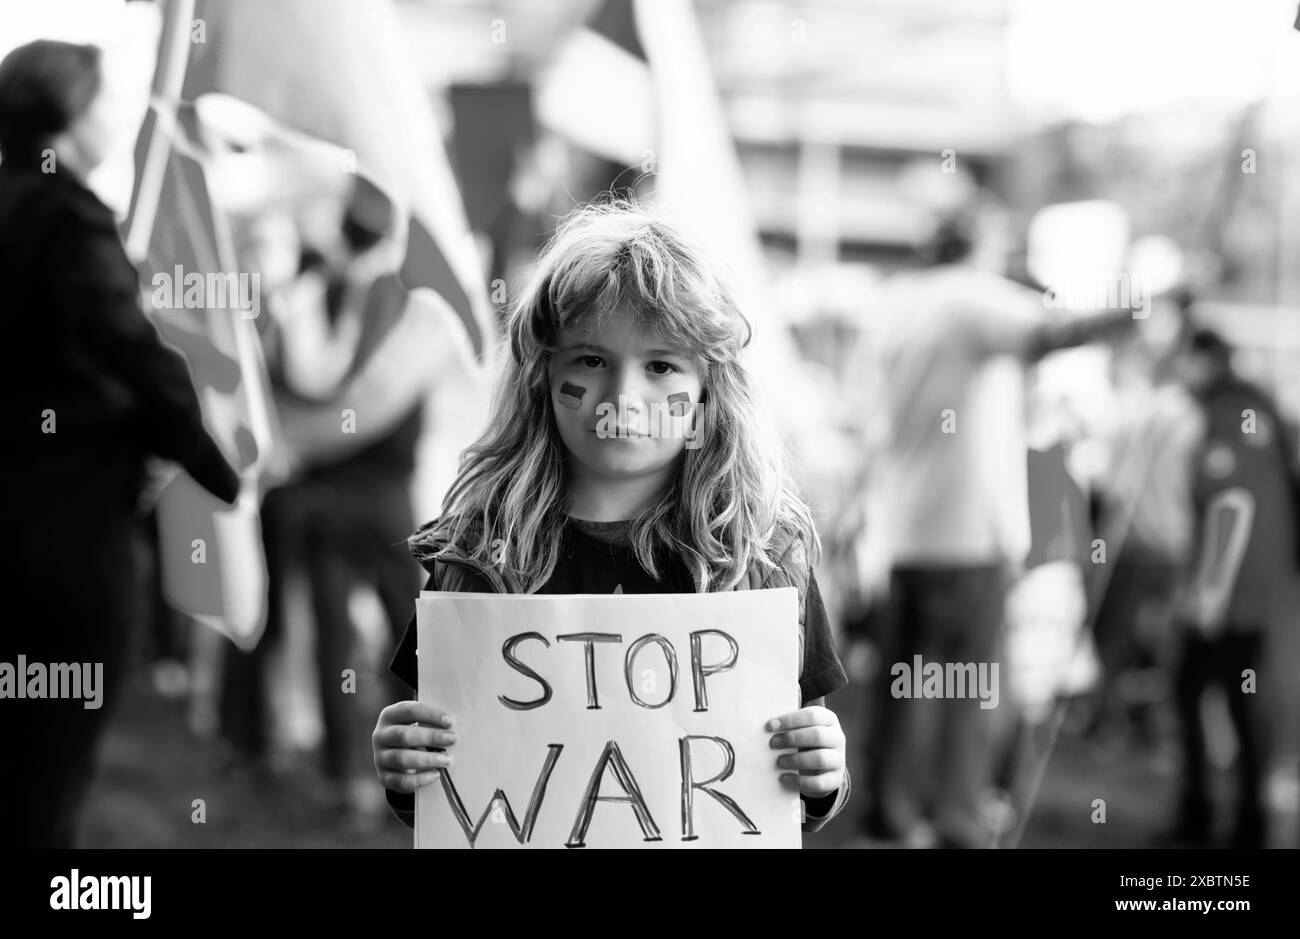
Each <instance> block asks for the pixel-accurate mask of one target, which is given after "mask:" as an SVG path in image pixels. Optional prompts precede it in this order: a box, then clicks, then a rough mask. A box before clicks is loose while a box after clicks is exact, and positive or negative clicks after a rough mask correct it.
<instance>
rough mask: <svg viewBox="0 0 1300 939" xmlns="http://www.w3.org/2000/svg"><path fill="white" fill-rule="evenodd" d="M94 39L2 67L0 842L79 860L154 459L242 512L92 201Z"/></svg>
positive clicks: (96, 145) (110, 227)
mask: <svg viewBox="0 0 1300 939" xmlns="http://www.w3.org/2000/svg"><path fill="white" fill-rule="evenodd" d="M108 98H109V96H108V95H107V94H106V93H105V92H104V89H103V81H102V73H101V70H100V53H99V50H98V49H96V48H95V47H94V46H81V45H71V44H68V43H62V42H52V41H45V40H42V41H38V42H33V43H30V44H28V45H25V46H22V47H20V48H18V49H15V50H14V51H13V52H11V53H10V54H9V55H8V56H7V57H6V58H5V59H4V61H3V62H0V158H2V159H3V162H2V163H0V283H3V284H4V298H5V300H4V304H5V305H4V313H5V317H4V319H5V328H6V330H7V331H8V335H7V337H6V338H7V341H6V343H5V350H6V359H7V361H5V362H4V364H3V367H0V397H2V399H3V400H4V401H5V403H6V407H7V410H8V412H9V413H10V414H11V415H12V417H13V419H12V421H11V424H12V425H13V429H12V430H11V436H10V441H9V442H10V446H9V447H8V448H7V449H8V454H7V459H6V461H5V464H6V465H5V469H4V474H3V477H2V478H0V493H3V495H2V496H0V498H3V501H4V518H5V520H6V529H7V530H6V533H5V534H6V538H5V543H6V545H7V548H6V552H7V553H9V554H11V555H12V557H11V558H9V559H8V563H6V565H5V567H6V571H7V573H8V578H7V582H8V583H9V584H10V585H11V588H10V591H11V592H10V593H9V597H8V600H9V603H10V608H11V610H17V611H22V612H21V613H12V614H11V615H10V616H8V617H6V622H5V625H4V627H3V629H0V637H2V639H0V746H3V748H4V752H5V754H6V767H5V770H4V772H3V773H0V831H3V832H4V838H5V843H6V844H9V845H16V846H18V847H70V846H71V845H72V844H73V842H74V839H75V836H76V832H77V816H78V812H79V808H80V805H81V803H82V800H83V797H84V795H85V793H86V790H87V787H88V783H89V780H90V777H91V775H92V771H93V768H94V753H95V746H96V743H97V741H98V739H99V736H100V734H101V732H102V730H103V728H104V725H105V717H106V715H107V714H108V713H109V712H110V711H111V705H112V703H113V700H114V698H115V696H116V691H117V690H118V689H119V688H120V686H121V681H122V677H123V669H124V665H125V659H126V649H127V644H128V638H129V634H130V629H131V624H132V622H133V620H135V619H136V618H138V613H139V612H140V611H139V610H138V609H137V604H138V603H139V601H140V599H141V597H140V591H139V589H138V584H137V571H136V565H135V560H134V546H135V534H136V526H137V519H138V516H137V505H138V503H139V501H140V495H141V491H142V488H143V485H144V482H145V475H146V474H145V460H146V457H148V456H156V457H161V458H165V459H168V460H172V461H175V462H176V463H178V464H180V466H181V467H183V468H184V469H185V470H186V471H188V472H189V473H190V474H191V475H192V476H193V477H194V479H195V480H197V481H198V482H199V483H200V484H201V485H202V486H204V487H205V488H206V489H208V490H209V491H211V492H212V493H213V494H214V495H216V496H218V497H219V498H221V499H223V500H225V501H227V502H233V501H234V500H235V499H236V497H237V496H238V494H239V490H240V480H239V476H238V474H237V473H236V472H235V470H234V469H232V468H231V466H230V464H229V462H227V460H226V458H225V456H224V455H223V453H222V451H221V450H220V449H219V448H218V446H217V445H216V444H215V443H214V442H213V440H212V438H211V437H210V436H209V434H208V432H207V430H206V429H205V427H204V424H203V419H202V416H201V413H200V410H199V400H198V396H197V394H196V392H195V389H194V385H193V382H192V380H191V378H190V374H189V370H188V368H187V366H186V363H185V360H184V359H183V358H182V356H181V355H180V354H179V353H178V352H176V351H175V350H174V349H172V348H171V347H169V346H167V345H165V344H164V343H163V342H162V340H161V339H160V338H159V336H158V333H157V331H156V329H155V328H154V326H153V325H152V324H151V323H150V321H149V320H148V319H146V317H145V316H144V314H143V312H142V311H141V307H140V300H139V298H140V288H139V280H138V275H137V272H136V270H135V268H134V267H133V266H132V264H131V262H130V261H129V260H128V258H127V256H126V253H125V250H124V248H123V246H122V243H121V240H120V237H119V234H118V229H117V225H116V222H115V219H114V216H113V213H112V211H111V210H110V209H109V208H108V207H107V206H105V205H104V204H103V203H102V202H101V201H100V200H99V199H98V198H97V197H96V196H95V195H94V194H93V193H92V192H91V190H90V189H88V188H87V185H86V177H87V175H88V174H89V173H90V171H91V170H93V169H94V168H95V167H96V166H97V165H98V164H99V163H100V162H101V161H102V160H103V158H104V156H105V154H106V152H107V151H108V149H109V147H110V145H111V143H112V138H113V134H114V127H113V126H112V124H113V122H112V119H111V117H110V116H109V115H111V113H112V111H111V105H112V102H111V100H108Z"/></svg>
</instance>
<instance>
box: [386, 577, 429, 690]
mask: <svg viewBox="0 0 1300 939" xmlns="http://www.w3.org/2000/svg"><path fill="white" fill-rule="evenodd" d="M430 566H432V562H431V564H430ZM423 589H424V590H437V589H438V578H437V576H436V575H435V574H434V573H433V572H432V571H431V572H430V573H429V578H428V580H426V581H425V582H424V587H423ZM415 637H416V626H415V611H414V610H412V611H411V618H410V619H409V620H407V623H406V629H405V630H404V631H403V632H402V638H401V641H399V642H398V643H397V651H395V652H394V653H393V659H392V661H391V662H390V663H389V664H388V670H389V671H390V672H392V673H393V674H394V675H396V676H397V677H398V678H400V679H401V680H402V681H403V682H405V683H406V685H407V687H408V688H410V689H411V691H415V690H416V689H417V688H418V687H419V684H420V671H419V667H418V665H417V659H416V656H415Z"/></svg>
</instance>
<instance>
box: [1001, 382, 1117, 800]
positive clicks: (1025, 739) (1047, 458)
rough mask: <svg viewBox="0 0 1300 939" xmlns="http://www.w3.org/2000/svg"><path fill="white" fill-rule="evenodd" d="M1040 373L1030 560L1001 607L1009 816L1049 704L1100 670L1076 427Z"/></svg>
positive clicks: (1032, 433) (1037, 750) (1035, 389)
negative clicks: (1074, 452) (1091, 621)
mask: <svg viewBox="0 0 1300 939" xmlns="http://www.w3.org/2000/svg"><path fill="white" fill-rule="evenodd" d="M1038 377H1039V380H1038V381H1036V382H1034V383H1033V384H1032V386H1031V390H1030V394H1029V425H1028V431H1029V433H1028V443H1029V452H1028V466H1027V472H1026V483H1027V485H1028V490H1029V525H1030V546H1029V554H1028V556H1027V557H1026V558H1025V563H1024V573H1023V574H1022V575H1021V576H1020V577H1019V578H1017V579H1016V580H1015V582H1014V583H1013V584H1012V585H1011V587H1010V589H1009V590H1008V594H1007V610H1006V620H1007V621H1006V640H1005V644H1006V655H1005V659H1006V664H1007V667H1006V672H1005V676H1006V680H1007V684H1008V685H1009V686H1010V687H1009V689H1008V692H1007V698H1006V699H1004V700H1005V702H1006V703H1007V704H1008V705H1009V706H1008V707H1006V708H1003V709H1002V711H1003V712H1004V713H1002V714H1001V717H1002V719H1003V721H1002V724H1003V726H1002V728H1001V731H1002V733H1003V734H1004V735H1005V736H1006V738H1007V745H1006V751H1005V752H1006V760H1005V762H1004V764H1003V766H1002V767H1001V782H1002V783H1003V786H1002V788H1004V789H1005V790H1006V791H1007V793H1008V794H1009V795H1010V799H1011V804H1012V806H1013V807H1014V809H1015V811H1016V812H1017V813H1023V812H1024V811H1025V809H1026V807H1027V801H1028V798H1029V792H1028V788H1027V787H1028V786H1029V785H1030V784H1031V778H1032V774H1031V773H1030V770H1031V769H1032V768H1033V766H1034V765H1035V764H1036V763H1037V762H1038V760H1039V759H1040V758H1041V753H1042V741H1041V739H1040V737H1041V730H1042V728H1043V727H1044V726H1045V725H1046V723H1047V721H1048V718H1049V716H1050V714H1051V709H1052V706H1053V705H1054V704H1055V703H1056V702H1057V700H1058V699H1060V698H1071V697H1074V696H1077V695H1079V694H1081V693H1083V692H1085V691H1087V690H1088V689H1089V688H1090V687H1092V685H1093V684H1094V683H1095V682H1096V680H1097V677H1098V672H1099V667H1098V664H1097V656H1096V651H1095V649H1094V647H1093V645H1092V643H1091V642H1090V641H1088V640H1089V636H1088V634H1087V632H1086V630H1085V628H1084V624H1085V620H1086V616H1087V610H1088V599H1087V590H1086V587H1085V572H1086V570H1087V569H1088V568H1089V567H1090V566H1091V560H1090V554H1091V552H1092V525H1091V521H1090V519H1089V517H1088V499H1087V497H1086V496H1085V495H1084V493H1083V490H1082V489H1081V488H1080V486H1079V484H1078V482H1077V481H1076V480H1075V478H1074V476H1073V475H1072V474H1071V472H1070V469H1069V466H1068V462H1069V460H1068V453H1069V447H1070V446H1071V445H1072V444H1073V443H1074V442H1075V441H1077V440H1078V439H1079V437H1080V436H1081V434H1082V424H1081V421H1080V420H1079V418H1078V416H1077V415H1076V414H1075V413H1074V412H1073V409H1072V408H1071V406H1070V404H1069V402H1068V401H1067V400H1065V399H1063V398H1059V397H1053V396H1051V395H1049V394H1048V393H1047V392H1046V390H1045V389H1044V387H1043V383H1042V381H1041V375H1040V376H1038Z"/></svg>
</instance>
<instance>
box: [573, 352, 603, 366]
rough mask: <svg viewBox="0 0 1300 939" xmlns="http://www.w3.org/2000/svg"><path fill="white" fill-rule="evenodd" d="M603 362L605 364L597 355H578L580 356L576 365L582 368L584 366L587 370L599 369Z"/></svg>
mask: <svg viewBox="0 0 1300 939" xmlns="http://www.w3.org/2000/svg"><path fill="white" fill-rule="evenodd" d="M604 362H605V360H604V359H602V358H601V357H600V356H598V355H580V356H578V364H579V365H582V366H585V367H587V368H600V367H601V365H603V364H604Z"/></svg>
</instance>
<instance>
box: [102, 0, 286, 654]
mask: <svg viewBox="0 0 1300 939" xmlns="http://www.w3.org/2000/svg"><path fill="white" fill-rule="evenodd" d="M192 12H193V2H192V0H169V2H167V3H165V4H164V5H163V22H162V28H161V31H160V35H159V52H158V59H157V67H156V69H155V73H154V82H153V100H152V102H151V104H150V107H149V111H148V113H147V115H146V116H145V120H144V123H143V125H142V127H141V130H140V134H139V137H138V140H137V143H136V154H135V184H134V187H133V192H132V198H131V210H130V215H129V217H128V219H127V222H126V226H125V227H126V242H127V250H128V253H129V254H130V255H131V256H132V259H133V260H135V261H136V262H137V263H139V264H140V265H141V276H142V290H143V293H144V295H145V297H146V303H145V308H146V310H148V311H149V312H150V314H151V316H152V318H153V319H154V322H155V324H156V325H157V327H158V330H159V333H160V335H161V336H162V337H163V338H164V339H166V340H167V341H168V342H170V343H172V344H173V345H174V346H176V347H177V348H178V349H179V350H180V351H181V353H182V354H183V355H184V356H185V358H186V360H187V361H188V363H189V366H190V372H191V376H192V378H193V379H194V383H195V387H196V389H197V390H198V392H199V399H200V402H201V404H202V406H203V416H204V421H205V423H206V424H207V426H208V429H209V431H210V432H211V433H212V434H213V436H214V438H215V439H216V440H217V441H218V442H219V443H221V444H222V445H223V449H224V450H225V451H226V453H227V455H228V457H229V458H230V459H231V460H232V462H235V463H236V465H237V466H238V467H239V468H241V469H243V470H249V469H250V468H252V469H253V471H254V472H253V473H249V474H248V475H247V476H246V478H254V477H255V474H256V471H257V470H264V469H266V468H267V464H268V461H269V459H270V458H271V456H272V455H273V452H274V448H273V446H272V441H273V439H274V429H273V418H272V416H271V413H270V403H269V396H268V387H269V383H268V380H267V375H266V368H265V363H264V362H263V360H262V358H261V354H260V352H261V347H260V345H259V343H258V340H257V334H256V325H255V322H254V320H253V318H252V317H251V316H250V315H247V314H245V312H244V311H242V310H241V309H240V306H241V299H254V298H253V297H252V295H251V294H249V295H248V296H247V297H243V298H241V296H240V295H239V294H238V292H236V293H235V294H233V295H231V294H227V295H226V297H225V298H224V300H223V301H222V302H221V303H218V302H217V301H216V298H215V291H213V290H211V289H208V285H209V284H211V285H216V284H221V285H222V286H223V287H224V286H226V285H228V284H232V283H235V282H236V281H232V280H230V277H232V276H233V277H235V278H238V276H239V275H238V272H237V268H238V262H237V259H236V257H235V252H234V247H233V242H232V240H231V237H230V232H229V229H228V226H227V225H226V222H225V219H224V218H223V217H222V216H221V214H220V213H219V212H217V211H215V210H214V208H213V206H212V203H211V200H210V199H209V197H208V189H207V183H206V178H205V173H204V166H203V162H202V160H203V153H202V148H201V144H200V143H199V140H200V134H199V129H198V125H197V115H196V113H195V111H194V109H193V107H189V106H184V105H180V104H178V97H179V92H180V88H181V82H182V81H183V78H184V73H185V68H186V65H187V62H188V56H189V50H190V46H191V42H190V29H191V22H192ZM195 276H197V277H199V278H200V279H201V281H202V283H203V289H199V290H194V291H193V292H191V291H190V289H189V286H190V285H192V284H193V283H194V280H193V278H194V277H195ZM250 283H251V282H250ZM250 312H251V311H250ZM257 502H258V499H257V497H256V493H255V492H246V493H245V494H244V495H242V496H241V498H240V502H239V504H238V505H236V506H235V507H234V508H231V507H229V506H227V505H225V504H224V503H223V502H221V501H220V500H218V499H216V498H215V497H214V496H212V495H211V494H210V493H208V492H207V491H206V490H204V489H203V488H201V487H200V486H198V485H197V484H196V483H195V482H194V481H193V480H192V479H190V478H189V476H187V475H186V474H184V473H181V474H180V475H178V476H176V477H174V478H173V479H172V480H171V481H170V483H169V484H168V485H167V486H166V487H165V488H164V489H163V491H162V492H161V494H160V496H159V498H158V503H157V507H156V512H157V519H158V534H159V545H158V546H159V566H160V569H161V574H162V584H163V594H164V596H165V597H166V599H167V601H168V602H169V603H170V604H171V605H172V606H173V607H175V608H176V609H177V610H180V611H181V612H184V613H186V614H188V615H190V616H192V617H194V618H195V619H197V620H198V621H200V622H203V623H205V624H207V625H209V626H212V627H214V628H216V629H218V630H219V631H221V632H222V633H224V634H225V635H227V636H229V637H230V638H231V639H232V640H234V641H235V642H237V643H238V644H240V645H242V646H245V647H250V646H252V645H254V644H256V642H257V640H258V639H259V638H260V636H261V632H262V628H263V626H264V625H265V621H266V566H265V559H264V557H263V555H262V538H261V530H260V523H259V518H258V506H257Z"/></svg>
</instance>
